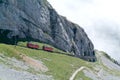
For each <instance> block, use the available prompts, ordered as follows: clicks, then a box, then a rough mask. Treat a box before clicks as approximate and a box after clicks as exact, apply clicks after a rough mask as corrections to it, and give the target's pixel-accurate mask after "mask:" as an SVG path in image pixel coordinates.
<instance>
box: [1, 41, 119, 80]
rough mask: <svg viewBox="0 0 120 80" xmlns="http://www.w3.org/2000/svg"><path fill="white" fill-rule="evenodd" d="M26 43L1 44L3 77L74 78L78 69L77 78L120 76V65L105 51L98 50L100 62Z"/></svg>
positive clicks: (116, 78)
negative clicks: (29, 45) (28, 45)
mask: <svg viewBox="0 0 120 80" xmlns="http://www.w3.org/2000/svg"><path fill="white" fill-rule="evenodd" d="M38 44H39V45H40V46H42V45H47V44H43V43H38ZM25 45H26V42H19V43H18V46H14V45H8V44H0V80H72V75H73V73H75V72H76V71H78V70H80V71H79V72H78V73H77V74H76V75H75V77H74V80H119V79H120V66H118V65H117V64H115V63H114V62H113V60H112V59H111V58H110V57H109V56H108V55H107V54H106V53H104V52H102V51H97V50H96V51H95V54H96V56H97V61H96V62H94V63H93V62H87V61H84V60H82V59H79V58H76V57H72V56H68V55H63V54H59V53H55V52H54V53H51V52H46V51H43V50H35V49H29V48H26V47H25ZM48 46H49V45H48ZM51 47H52V46H51ZM53 48H54V47H53ZM54 50H56V51H60V50H58V49H56V48H54ZM60 52H61V51H60ZM65 54H68V53H65Z"/></svg>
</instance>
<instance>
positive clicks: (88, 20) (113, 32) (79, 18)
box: [48, 0, 120, 61]
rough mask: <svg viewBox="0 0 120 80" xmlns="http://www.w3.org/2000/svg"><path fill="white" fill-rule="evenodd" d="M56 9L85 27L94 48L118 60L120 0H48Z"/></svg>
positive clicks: (119, 55) (119, 48) (119, 47)
mask: <svg viewBox="0 0 120 80" xmlns="http://www.w3.org/2000/svg"><path fill="white" fill-rule="evenodd" d="M48 1H49V2H50V3H51V4H52V6H53V7H54V8H55V9H56V11H57V12H58V13H59V14H60V15H63V16H66V17H67V19H69V20H71V21H72V22H74V23H77V24H79V25H80V26H81V27H83V28H84V29H85V31H86V32H87V34H88V36H89V38H90V39H91V40H92V42H93V44H94V46H95V49H98V50H102V51H105V52H107V53H108V54H109V55H110V56H111V57H112V58H115V59H116V60H119V61H120V51H119V50H120V9H119V8H120V5H119V4H120V0H48Z"/></svg>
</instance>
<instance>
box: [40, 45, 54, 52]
mask: <svg viewBox="0 0 120 80" xmlns="http://www.w3.org/2000/svg"><path fill="white" fill-rule="evenodd" d="M42 49H43V50H44V51H49V52H53V48H52V47H47V46H43V48H42Z"/></svg>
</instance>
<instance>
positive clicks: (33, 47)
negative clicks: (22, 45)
mask: <svg viewBox="0 0 120 80" xmlns="http://www.w3.org/2000/svg"><path fill="white" fill-rule="evenodd" d="M27 47H28V48H32V49H39V45H37V44H32V43H27ZM42 50H44V51H49V52H53V48H52V47H47V46H43V47H42Z"/></svg>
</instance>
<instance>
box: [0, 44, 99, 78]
mask: <svg viewBox="0 0 120 80" xmlns="http://www.w3.org/2000/svg"><path fill="white" fill-rule="evenodd" d="M25 44H26V42H24V43H23V42H21V43H19V44H18V45H21V46H25ZM37 44H38V43H37ZM39 45H40V46H42V45H46V44H42V43H39ZM21 46H16V47H15V46H13V45H6V44H0V53H2V54H4V55H6V56H9V57H16V58H17V59H20V57H19V55H17V54H16V50H17V51H18V52H20V53H23V54H25V55H27V56H30V57H32V58H35V59H37V60H41V61H42V62H43V63H44V64H45V65H46V66H47V67H48V69H49V71H48V72H46V73H45V74H49V75H52V76H53V77H54V79H55V80H68V79H69V78H70V76H71V75H72V73H73V72H74V71H75V70H76V69H78V68H79V67H81V66H87V67H88V68H90V69H92V70H94V69H93V67H94V66H95V65H100V64H99V63H98V62H95V63H91V62H86V61H83V60H81V59H79V58H75V57H71V56H67V55H63V54H58V53H51V52H46V51H42V50H34V49H29V48H25V47H21ZM55 50H56V51H60V50H58V49H55ZM60 52H62V51H60ZM64 53H65V52H64ZM65 54H68V53H65ZM81 75H84V74H83V73H82V72H80V74H79V75H77V76H76V80H77V79H79V78H80V77H81ZM83 78H84V79H85V80H90V79H89V78H88V77H85V76H83Z"/></svg>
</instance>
